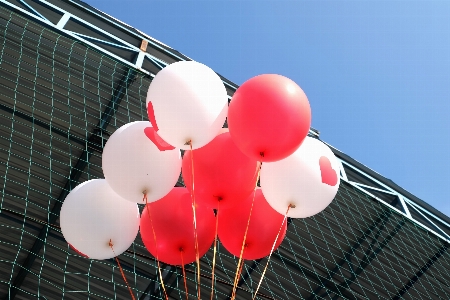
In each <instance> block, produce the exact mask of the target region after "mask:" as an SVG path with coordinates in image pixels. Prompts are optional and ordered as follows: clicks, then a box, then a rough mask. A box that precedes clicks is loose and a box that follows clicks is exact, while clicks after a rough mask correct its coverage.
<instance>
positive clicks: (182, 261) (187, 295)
mask: <svg viewBox="0 0 450 300" xmlns="http://www.w3.org/2000/svg"><path fill="white" fill-rule="evenodd" d="M180 254H181V269H182V270H183V281H184V291H185V292H186V300H189V294H188V287H187V282H186V270H185V269H184V259H183V250H182V249H180Z"/></svg>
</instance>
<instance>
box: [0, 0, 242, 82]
mask: <svg viewBox="0 0 450 300" xmlns="http://www.w3.org/2000/svg"><path fill="white" fill-rule="evenodd" d="M19 1H20V2H21V3H22V4H23V5H24V6H25V7H27V8H28V10H25V9H23V8H21V7H19V6H17V5H14V4H12V3H10V2H8V1H7V0H0V5H3V6H5V7H8V8H9V9H12V10H15V11H18V12H20V13H21V14H23V15H26V16H27V17H29V18H31V19H32V20H34V21H36V22H38V23H40V24H42V25H44V26H46V27H49V28H51V29H52V30H54V31H56V32H58V33H61V34H63V35H66V36H69V37H71V38H73V39H75V40H78V41H80V42H82V43H84V44H86V45H89V46H90V47H92V48H95V49H96V50H98V51H100V52H102V53H103V54H105V55H107V56H109V57H112V58H114V59H116V60H118V61H120V62H122V63H124V64H126V65H128V66H129V67H132V68H134V69H136V70H139V71H140V72H143V73H145V74H148V75H150V76H151V77H154V76H155V74H153V73H151V72H150V71H149V70H146V69H145V68H143V62H144V60H145V59H148V60H149V61H150V62H152V63H153V64H154V65H155V66H157V67H158V68H160V69H162V68H164V67H165V66H167V64H168V62H166V61H164V60H161V59H159V58H157V57H155V56H153V55H151V54H150V53H147V52H144V51H142V49H140V48H138V47H136V46H134V45H132V44H130V43H128V42H126V41H124V40H123V39H121V38H119V37H117V36H114V35H113V34H111V33H109V32H107V31H105V30H103V29H101V28H99V27H97V26H95V25H94V24H91V23H89V22H87V21H85V20H83V19H81V18H79V17H77V16H75V15H74V14H72V13H70V12H68V11H66V10H64V9H62V8H60V7H58V6H56V5H54V4H51V3H50V2H47V1H45V0H33V1H34V2H37V3H39V4H41V5H43V6H45V7H47V8H49V9H51V10H53V11H56V12H58V13H60V14H62V17H61V18H60V20H59V21H58V23H57V24H54V23H52V22H50V21H49V20H48V19H47V18H46V17H45V16H43V15H42V14H41V13H39V12H38V11H36V10H35V9H34V8H33V7H32V6H31V5H29V4H27V2H26V1H25V0H19ZM28 1H30V0H28ZM68 2H70V3H71V4H73V5H75V6H78V7H80V8H82V9H84V10H86V11H88V12H89V13H90V14H93V15H95V16H97V17H98V18H100V19H102V20H103V21H104V22H106V23H108V24H109V25H112V26H114V27H116V28H118V29H120V30H122V31H126V32H127V33H128V34H130V35H131V36H133V37H135V38H138V39H141V40H142V41H145V42H146V43H148V44H150V45H152V46H153V47H155V48H157V49H158V50H159V51H161V52H162V53H164V54H166V55H168V56H170V57H173V58H174V59H175V60H178V61H182V60H186V59H185V58H183V57H181V56H180V55H177V54H176V53H175V52H172V51H170V50H168V49H166V48H164V47H162V46H161V45H164V44H163V43H161V42H159V41H158V42H159V43H158V42H156V40H154V39H153V38H151V37H149V36H147V35H139V34H137V33H136V32H133V31H131V30H129V29H128V28H127V27H125V26H123V25H122V24H124V23H122V24H119V22H114V21H112V20H110V19H108V18H106V17H105V16H103V15H101V14H99V13H98V12H96V11H93V10H91V9H89V8H87V7H84V6H82V5H80V4H79V3H76V2H75V1H72V0H69V1H68ZM69 20H74V21H76V22H77V23H79V24H82V25H83V26H85V27H86V28H89V29H90V30H93V31H94V32H96V33H98V34H100V35H101V36H104V37H107V38H109V39H111V40H114V42H110V41H107V40H103V39H99V38H95V37H91V36H87V35H84V34H81V33H77V32H75V31H71V30H67V29H65V28H64V27H65V26H66V25H67V23H68V22H69ZM93 42H97V43H100V44H104V45H105V46H109V47H114V48H118V49H124V50H127V51H130V52H132V53H135V54H136V55H137V59H135V60H130V59H127V58H125V57H123V56H120V55H117V54H114V53H112V52H111V51H109V50H108V49H107V48H104V47H101V46H99V45H97V44H94V43H93ZM164 46H165V45H164ZM166 47H167V46H166ZM168 48H169V47H168ZM133 56H134V55H133ZM223 83H224V84H225V85H226V86H228V87H229V88H231V89H233V90H235V89H236V88H237V86H234V85H231V84H230V83H228V82H226V81H223Z"/></svg>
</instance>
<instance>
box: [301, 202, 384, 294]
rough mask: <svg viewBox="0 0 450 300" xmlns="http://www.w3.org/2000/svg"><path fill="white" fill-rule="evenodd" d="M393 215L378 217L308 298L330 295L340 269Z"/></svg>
mask: <svg viewBox="0 0 450 300" xmlns="http://www.w3.org/2000/svg"><path fill="white" fill-rule="evenodd" d="M391 214H392V210H390V209H389V210H385V211H384V214H383V215H382V216H380V217H378V218H377V219H376V220H375V221H374V222H373V223H372V224H371V225H370V226H369V228H367V230H366V231H365V232H364V233H363V234H362V235H361V236H360V237H359V238H358V240H357V241H356V243H355V244H354V245H353V246H352V247H350V249H348V250H347V252H345V254H344V258H343V259H342V260H340V261H339V262H338V263H337V264H336V266H335V267H334V268H333V270H331V271H330V272H329V273H328V275H327V277H326V279H325V280H320V282H321V284H320V285H319V286H318V287H317V288H316V289H315V290H314V292H313V293H312V294H311V296H310V297H309V298H308V300H313V299H315V298H316V295H319V294H321V293H323V292H325V293H326V294H328V290H330V288H331V287H334V286H335V283H334V282H333V277H334V275H335V274H336V273H337V272H338V271H339V270H340V268H341V267H342V266H343V265H344V264H345V263H348V264H349V265H351V263H350V259H351V257H352V256H353V255H354V253H355V250H357V249H358V248H359V247H361V245H362V243H364V242H365V241H366V239H367V238H368V237H369V236H370V235H371V234H372V232H373V231H375V230H376V229H377V228H383V227H384V225H385V224H386V222H387V221H388V219H389V217H390V216H391Z"/></svg>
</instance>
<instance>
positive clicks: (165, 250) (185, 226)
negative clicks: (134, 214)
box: [140, 187, 215, 265]
mask: <svg viewBox="0 0 450 300" xmlns="http://www.w3.org/2000/svg"><path fill="white" fill-rule="evenodd" d="M148 209H150V214H149V210H148ZM150 216H151V221H150ZM193 218H194V217H193V212H192V200H191V195H190V193H189V191H188V190H187V189H186V188H184V187H175V188H173V189H172V190H171V191H170V193H169V194H167V195H166V196H165V197H163V198H162V199H161V200H159V201H156V202H153V203H149V204H148V205H147V206H146V207H145V209H144V210H143V211H142V215H141V230H140V232H141V237H142V241H143V242H144V245H145V247H146V248H147V250H148V251H149V252H150V253H151V254H152V255H153V256H155V257H157V258H158V259H159V260H160V261H162V262H164V263H167V264H170V265H182V259H181V255H183V263H184V264H189V263H191V262H193V261H195V239H194V224H193ZM196 220H197V237H198V238H197V241H198V249H199V256H200V257H201V256H203V255H204V254H205V253H206V252H207V251H208V250H209V248H210V247H211V244H212V242H213V240H214V229H215V217H214V212H213V210H212V209H208V208H206V207H204V206H197V207H196ZM152 224H153V228H154V230H155V236H156V244H157V247H156V246H155V239H154V236H153V230H152Z"/></svg>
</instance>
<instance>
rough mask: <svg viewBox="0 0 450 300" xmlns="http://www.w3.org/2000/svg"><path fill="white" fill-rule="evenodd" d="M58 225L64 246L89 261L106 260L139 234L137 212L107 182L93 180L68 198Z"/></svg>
mask: <svg viewBox="0 0 450 300" xmlns="http://www.w3.org/2000/svg"><path fill="white" fill-rule="evenodd" d="M60 225H61V231H62V234H63V236H64V238H65V239H66V241H67V243H69V244H71V245H72V246H73V248H75V249H76V250H77V251H79V252H81V253H82V254H84V255H86V256H88V257H89V258H92V259H108V258H112V257H114V256H116V255H119V254H121V253H122V252H124V251H125V250H127V249H128V248H129V247H130V246H131V244H132V243H133V241H134V239H135V238H136V235H137V233H138V230H139V209H138V206H137V204H135V203H132V202H130V201H126V200H125V199H123V198H121V197H120V196H119V195H117V194H116V193H114V192H113V190H112V189H111V188H110V187H109V185H108V183H107V182H106V180H104V179H93V180H89V181H86V182H83V183H82V184H80V185H78V186H77V187H76V188H74V189H73V190H72V191H71V192H70V193H69V195H67V197H66V199H65V200H64V203H63V205H62V207H61V213H60ZM110 240H111V242H112V245H113V249H114V252H113V251H112V249H111V247H110V246H109V241H110ZM114 253H115V254H114Z"/></svg>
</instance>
